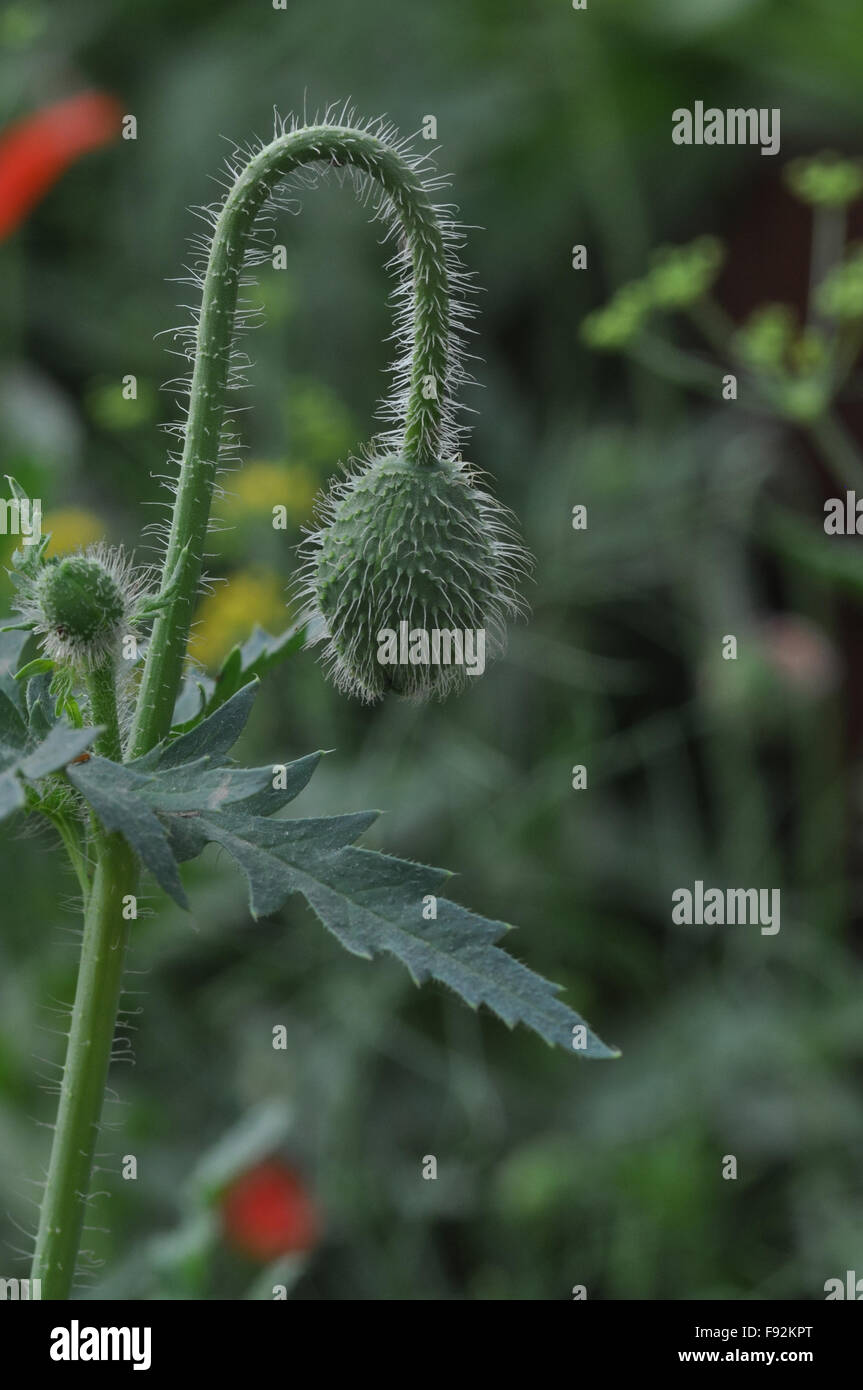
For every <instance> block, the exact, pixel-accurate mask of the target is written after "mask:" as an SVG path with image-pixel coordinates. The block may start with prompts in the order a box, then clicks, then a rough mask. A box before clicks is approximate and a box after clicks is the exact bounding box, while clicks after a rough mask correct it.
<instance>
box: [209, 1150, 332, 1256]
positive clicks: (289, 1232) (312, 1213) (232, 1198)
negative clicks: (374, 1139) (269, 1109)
mask: <svg viewBox="0 0 863 1390" xmlns="http://www.w3.org/2000/svg"><path fill="white" fill-rule="evenodd" d="M222 1223H223V1227H224V1232H225V1237H226V1239H227V1241H228V1243H229V1244H230V1245H232V1246H233V1247H234V1248H235V1249H236V1250H239V1251H240V1252H241V1253H242V1254H244V1255H249V1256H251V1258H252V1259H255V1260H274V1259H275V1258H276V1257H277V1256H278V1255H288V1254H291V1253H295V1252H299V1251H303V1250H311V1249H312V1248H313V1246H315V1245H316V1244H317V1241H318V1238H319V1236H320V1230H321V1222H320V1217H319V1215H318V1211H317V1207H316V1206H315V1203H314V1202H313V1200H312V1196H311V1193H310V1192H309V1190H308V1188H307V1187H306V1185H305V1183H304V1182H303V1180H302V1178H301V1177H300V1176H299V1174H298V1173H297V1172H296V1171H295V1170H294V1169H293V1168H290V1167H288V1165H287V1164H286V1163H282V1162H281V1161H280V1160H279V1159H269V1160H268V1161H267V1162H265V1163H258V1164H257V1165H256V1166H255V1167H254V1168H250V1169H249V1171H248V1172H247V1173H243V1174H242V1175H241V1176H240V1177H239V1178H237V1179H235V1181H234V1182H233V1183H232V1184H231V1186H230V1187H229V1188H228V1189H227V1191H226V1192H225V1194H224V1196H223V1198H222Z"/></svg>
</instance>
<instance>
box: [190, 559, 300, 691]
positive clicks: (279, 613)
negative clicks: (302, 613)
mask: <svg viewBox="0 0 863 1390" xmlns="http://www.w3.org/2000/svg"><path fill="white" fill-rule="evenodd" d="M287 617H288V612H287V606H286V602H285V581H284V579H283V578H282V576H281V575H279V574H276V573H275V571H274V570H239V571H238V572H237V573H236V574H233V575H232V576H231V578H230V579H229V580H228V582H227V583H226V584H219V585H217V587H216V588H215V589H214V590H213V592H212V593H211V594H207V595H205V597H204V598H203V599H202V600H201V603H200V605H199V608H198V613H197V621H196V625H195V628H194V629H193V632H192V637H191V640H190V642H189V650H190V652H191V654H192V656H193V657H194V658H195V659H196V660H197V661H200V663H201V665H202V666H206V667H207V668H208V669H210V670H213V669H214V668H215V667H217V666H218V665H219V663H220V662H221V661H222V660H223V659H224V658H225V657H226V656H227V655H228V652H229V651H230V650H231V648H232V647H234V646H236V644H237V643H238V642H245V640H246V638H247V637H249V636H250V635H251V632H252V628H253V627H254V626H255V624H256V623H259V624H260V626H261V627H264V628H267V630H268V631H271V632H272V631H275V632H281V631H282V629H283V628H284V627H286V626H287V623H286V619H287Z"/></svg>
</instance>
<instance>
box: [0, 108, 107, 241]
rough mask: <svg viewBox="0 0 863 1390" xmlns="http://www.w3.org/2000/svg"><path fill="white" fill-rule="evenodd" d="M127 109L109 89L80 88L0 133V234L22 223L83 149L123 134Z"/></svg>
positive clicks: (6, 234)
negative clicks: (109, 92) (106, 90)
mask: <svg viewBox="0 0 863 1390" xmlns="http://www.w3.org/2000/svg"><path fill="white" fill-rule="evenodd" d="M122 115H123V112H122V109H121V107H120V106H119V104H118V103H117V102H116V101H115V100H114V98H113V97H110V96H108V95H107V94H106V93H105V92H79V93H78V94H77V96H74V97H69V98H68V99H67V100H65V101H57V102H54V103H53V104H52V105H51V106H43V107H42V109H41V110H40V111H36V112H34V114H33V115H32V116H25V117H24V119H23V120H20V121H16V122H15V123H14V125H10V126H7V127H6V129H5V130H4V131H3V132H2V133H0V239H2V238H3V237H7V236H9V234H10V233H11V232H13V231H14V230H15V228H16V227H18V226H20V224H21V223H22V222H23V220H24V218H25V217H26V216H27V214H28V212H29V211H30V209H31V208H32V207H33V206H34V204H35V203H37V202H38V201H39V199H40V198H41V197H42V195H43V193H46V192H47V190H48V189H49V188H50V187H51V185H52V184H53V183H56V181H57V179H58V178H59V177H60V175H61V174H62V173H63V171H64V170H65V169H66V168H68V166H69V165H70V164H72V163H73V161H74V160H76V159H77V158H78V156H79V155H82V154H85V153H86V152H87V151H88V150H93V149H96V148H97V147H98V146H99V145H105V144H107V143H108V142H109V141H110V140H113V139H115V137H116V136H118V135H119V133H120V121H121V119H122Z"/></svg>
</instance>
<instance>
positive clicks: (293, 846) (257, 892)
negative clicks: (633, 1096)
mask: <svg viewBox="0 0 863 1390" xmlns="http://www.w3.org/2000/svg"><path fill="white" fill-rule="evenodd" d="M375 815H376V813H375V812H369V813H368V815H367V816H365V817H364V816H362V815H360V816H351V817H334V818H333V820H331V821H327V820H309V821H267V820H263V821H260V820H257V819H255V818H247V817H245V816H244V815H243V812H242V808H240V809H238V810H234V811H228V812H226V814H225V815H224V816H221V817H219V818H218V819H216V818H213V817H207V816H204V817H202V818H201V820H200V821H198V822H197V823H196V828H197V830H198V832H199V833H201V834H206V835H207V836H208V838H210V839H212V840H213V841H214V842H215V843H217V844H220V845H222V847H223V848H224V849H226V850H227V851H228V853H229V854H231V855H232V857H233V858H234V859H235V860H236V862H237V863H238V864H239V866H240V868H241V869H242V870H243V872H244V873H245V875H246V877H247V878H248V880H249V901H250V907H251V911H252V915H253V916H256V917H257V916H264V915H266V914H267V913H270V912H274V911H276V909H277V908H278V907H280V906H281V904H282V903H283V902H284V900H285V898H286V897H288V896H289V895H290V894H291V893H295V892H300V893H302V894H303V895H304V897H305V898H306V899H307V900H308V902H309V904H310V906H311V907H312V908H313V909H314V911H315V913H316V914H317V916H318V917H319V918H320V920H321V922H322V923H323V925H324V926H325V927H327V928H328V929H329V930H330V931H331V932H332V933H333V934H334V935H335V936H336V937H337V938H338V940H339V941H340V942H341V944H342V945H343V946H345V947H346V949H347V950H349V951H351V952H352V953H353V954H354V955H359V956H364V957H366V958H367V959H371V958H372V957H373V956H377V955H380V954H382V953H387V954H389V955H392V956H395V957H396V959H397V960H400V961H401V962H402V964H403V965H406V966H407V968H408V970H409V971H410V973H411V975H412V976H413V978H414V980H415V981H416V983H417V984H423V983H424V982H425V981H426V980H428V979H435V980H439V981H440V982H441V983H443V984H445V985H449V987H450V988H451V989H453V990H455V992H456V993H457V994H459V995H460V996H461V998H462V999H464V1000H465V1001H466V1002H467V1003H468V1004H470V1005H471V1006H472V1007H474V1008H476V1007H477V1006H478V1005H479V1004H485V1005H486V1006H487V1007H488V1008H490V1009H491V1010H492V1011H493V1012H494V1013H496V1014H497V1016H498V1017H499V1018H501V1019H502V1020H503V1022H504V1023H506V1024H507V1025H508V1027H510V1028H512V1027H514V1026H515V1024H516V1023H524V1024H525V1025H526V1026H527V1027H529V1028H532V1029H533V1031H534V1032H535V1033H538V1034H539V1035H540V1037H542V1038H544V1039H545V1040H546V1042H548V1043H551V1044H556V1045H558V1046H560V1047H565V1048H569V1049H573V1050H576V1052H577V1055H579V1056H584V1057H591V1058H602V1057H614V1056H617V1053H616V1051H615V1050H614V1049H613V1048H609V1047H607V1046H606V1044H605V1043H603V1042H602V1041H601V1039H599V1038H598V1037H597V1036H596V1035H595V1034H594V1033H593V1032H592V1031H591V1030H590V1028H589V1027H588V1025H587V1024H585V1022H584V1020H583V1019H582V1018H580V1017H579V1016H578V1014H576V1013H574V1012H573V1011H572V1010H571V1009H569V1008H568V1007H567V1005H565V1004H564V1003H563V1002H562V1001H561V1000H560V999H558V998H557V993H558V988H559V987H558V986H556V985H553V984H550V983H549V981H547V980H544V979H543V978H542V977H541V976H539V975H536V974H534V973H533V971H531V970H528V969H527V967H526V966H524V965H521V964H520V962H519V961H517V960H515V959H514V958H513V957H512V956H510V955H508V954H507V952H506V951H502V950H500V949H499V948H498V947H497V946H496V945H495V943H496V942H497V941H498V939H499V938H500V937H501V936H502V935H503V934H504V933H505V932H506V931H507V930H509V928H508V927H507V925H506V924H505V923H503V922H493V921H489V920H488V919H487V918H485V917H480V916H478V915H477V914H476V913H473V912H469V911H468V910H467V908H464V907H462V906H461V905H460V904H458V903H454V902H452V901H451V900H450V899H447V898H443V897H441V896H440V894H441V890H442V888H443V886H444V885H445V883H446V882H447V879H448V878H449V877H450V875H449V874H448V873H447V872H446V871H445V870H443V869H432V868H426V867H425V866H424V865H421V864H413V863H410V862H408V861H406V860H403V859H394V858H392V857H390V856H388V855H383V854H378V853H377V852H376V851H373V850H365V849H357V848H355V847H353V841H354V840H355V839H356V838H357V837H358V835H359V834H360V833H362V831H363V830H364V829H366V828H367V826H368V825H369V824H370V823H371V821H372V820H373V819H374V818H375ZM351 822H353V825H351ZM346 835H348V836H349V837H350V838H349V841H347V840H346V839H345V836H346ZM429 895H432V896H434V897H435V898H436V899H437V902H436V911H437V918H436V920H430V921H426V920H425V919H424V917H423V915H422V909H423V905H424V900H425V899H426V898H427V897H428V896H429ZM576 1029H585V1030H586V1032H585V1033H584V1036H583V1045H582V1037H581V1034H580V1033H576V1032H575V1031H574V1030H576ZM576 1040H577V1041H576Z"/></svg>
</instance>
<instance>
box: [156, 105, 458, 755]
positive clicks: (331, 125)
mask: <svg viewBox="0 0 863 1390" xmlns="http://www.w3.org/2000/svg"><path fill="white" fill-rule="evenodd" d="M354 119H355V117H354V113H353V111H352V110H351V109H350V108H349V107H348V106H347V105H345V106H343V107H342V108H341V109H338V108H336V107H329V108H327V110H326V111H325V112H323V114H322V115H321V116H319V117H317V118H315V120H314V121H313V122H312V123H311V124H308V125H306V124H300V123H299V122H298V120H297V119H296V118H289V119H287V120H282V119H281V118H278V117H277V119H276V131H275V138H274V139H273V141H271V142H270V143H269V144H266V145H258V146H247V147H239V146H238V147H237V148H236V149H235V150H234V153H233V155H232V157H231V158H230V159H229V161H228V166H227V172H226V178H225V190H226V191H225V196H224V198H223V199H222V200H220V201H219V202H218V203H216V204H213V205H210V206H207V207H202V208H198V209H196V212H197V214H198V216H200V217H201V218H202V219H203V221H204V222H205V223H206V225H207V228H208V232H207V234H205V235H203V236H199V237H196V238H194V239H193V241H192V252H193V259H192V262H191V264H190V265H188V266H187V267H186V270H187V272H188V274H187V277H186V281H185V282H186V283H188V284H191V285H192V286H193V287H194V288H195V289H197V290H199V291H200V293H201V303H200V306H199V307H197V308H195V309H193V310H192V322H191V324H190V325H188V326H187V327H186V328H181V329H177V330H174V334H173V336H174V339H175V341H176V342H177V344H178V348H177V351H179V353H180V354H181V355H182V356H184V357H185V358H186V359H187V360H188V361H190V362H191V363H192V374H191V377H190V378H186V379H183V380H180V381H176V382H174V383H171V384H172V386H173V389H175V390H176V391H177V393H178V395H179V396H180V397H181V398H185V400H186V409H185V412H184V418H183V419H182V420H181V421H180V422H179V423H178V424H177V425H175V426H171V427H169V429H170V431H171V432H173V433H174V434H175V435H176V437H177V438H178V439H180V440H182V452H181V454H180V455H179V456H178V455H177V454H176V453H173V454H172V455H171V462H172V463H173V465H174V466H175V467H177V468H178V469H179V474H178V477H177V478H176V479H174V478H170V479H167V480H166V482H167V485H168V487H169V488H170V490H171V491H172V492H173V493H174V501H173V503H172V504H171V522H170V528H169V529H168V530H167V531H166V530H165V528H162V527H157V528H156V530H157V532H158V533H159V534H160V535H161V536H162V538H163V539H164V542H165V546H166V571H168V570H172V569H173V568H174V567H175V566H176V564H177V562H178V559H179V550H180V545H181V544H182V543H183V542H185V543H188V544H189V552H188V556H187V560H186V563H185V565H184V579H183V583H182V584H181V586H180V592H179V593H178V594H177V595H176V597H175V598H174V599H173V600H172V602H171V603H170V604H169V605H168V606H167V608H166V611H165V612H164V613H163V614H162V615H161V616H160V617H159V618H158V619H157V621H156V625H155V628H154V632H153V640H152V643H151V646H150V650H149V653H148V658H147V663H146V665H145V669H144V676H143V680H142V685H141V692H140V698H139V703H138V711H137V718H136V723H135V726H134V728H133V732H132V739H131V747H130V753H131V755H132V756H137V755H140V754H142V753H144V752H146V751H147V750H148V749H149V748H150V747H152V745H153V743H155V742H156V741H157V740H158V739H159V738H160V737H163V736H164V735H165V733H166V732H167V729H168V725H169V723H170V717H171V709H172V707H173V700H174V697H175V695H176V690H177V686H178V684H179V678H180V672H181V669H182V664H183V660H184V658H185V651H186V644H187V640H188V633H189V628H190V625H191V621H192V609H193V604H194V601H195V598H196V596H197V593H198V590H199V586H200V584H201V580H202V566H203V560H204V545H205V538H206V534H207V531H208V529H209V526H210V504H211V500H212V496H213V492H214V488H215V487H216V478H217V475H218V473H219V472H220V470H223V469H227V468H230V467H232V466H236V465H237V462H238V453H239V450H240V448H241V445H240V442H239V438H238V435H237V432H236V430H235V428H234V424H233V419H232V416H233V410H232V409H230V408H227V407H226V405H225V396H226V393H227V392H228V391H231V390H235V389H237V388H240V387H243V386H245V385H246V384H247V382H246V375H245V374H246V371H247V369H248V367H249V365H250V364H249V359H248V357H247V355H246V354H245V353H244V352H243V351H242V348H241V343H242V339H243V337H244V335H245V333H246V332H247V331H248V330H249V328H250V327H251V326H252V321H253V318H254V316H255V314H256V312H257V306H256V305H255V304H253V303H252V301H251V300H250V299H249V298H248V297H243V295H242V291H243V290H244V289H247V288H248V287H249V286H250V284H252V283H254V281H253V279H252V278H250V272H252V271H254V269H255V268H256V267H259V266H261V265H262V264H264V263H265V262H266V261H267V260H268V259H269V257H270V255H271V247H272V242H273V239H274V235H275V229H274V223H273V221H272V218H273V217H274V215H275V214H276V213H277V212H280V211H289V212H292V211H296V210H297V198H298V195H300V194H301V193H302V192H303V191H304V190H306V189H308V188H310V187H313V186H315V185H316V184H317V182H318V181H319V179H320V178H321V176H322V175H324V174H328V173H333V172H334V173H335V174H336V175H337V176H338V177H339V178H340V179H345V178H349V179H350V180H351V181H352V182H353V184H354V186H355V188H356V191H357V194H358V196H359V198H360V199H361V201H362V202H364V203H370V204H371V205H372V208H373V218H374V219H377V220H380V221H381V222H382V223H383V225H384V229H385V230H384V236H383V241H384V242H385V243H390V244H394V247H395V249H394V254H393V256H392V258H391V260H390V262H389V266H390V269H391V270H392V271H393V273H394V275H395V277H396V286H395V290H394V292H393V295H392V297H391V299H392V304H393V308H394V312H395V327H394V332H393V338H394V340H395V343H396V353H395V357H394V360H393V362H392V364H391V369H390V370H391V378H392V382H391V390H390V392H389V394H388V395H387V397H386V398H385V400H384V401H383V403H382V404H381V406H380V407H379V411H378V414H379V418H380V419H381V421H382V423H383V424H384V429H383V430H382V431H381V432H380V434H379V436H378V438H377V439H376V440H375V441H374V442H373V445H372V446H371V448H370V452H369V456H370V457H372V456H374V455H375V454H378V453H380V452H381V451H384V452H388V451H398V452H399V453H401V454H402V455H403V456H405V457H406V458H407V459H408V460H409V461H411V462H414V463H416V464H417V466H419V467H422V466H434V465H435V464H436V463H437V462H438V460H440V459H444V460H450V459H453V458H455V457H456V456H457V454H458V452H459V447H460V443H461V440H462V438H463V436H464V433H465V427H464V426H463V425H462V424H461V423H460V421H459V418H458V412H459V406H458V403H457V393H458V388H459V387H460V386H462V385H463V384H464V383H465V382H466V381H467V380H468V376H467V372H466V370H465V348H464V339H465V335H466V333H467V332H468V331H469V330H468V327H467V320H468V319H469V317H470V315H471V313H472V306H471V303H470V295H471V282H470V276H469V275H468V274H467V273H466V271H465V270H464V268H463V266H462V264H461V260H460V257H459V254H458V253H459V248H460V247H461V245H462V239H463V233H462V230H461V228H460V227H459V224H458V222H457V220H456V217H455V211H454V209H453V208H452V206H450V205H448V204H445V203H438V202H436V201H435V199H436V195H437V194H438V192H439V191H440V190H441V189H442V188H443V187H445V186H446V180H445V179H443V178H442V177H440V176H439V175H438V174H436V173H435V172H434V170H433V166H432V162H431V155H432V153H433V152H423V153H419V152H418V151H417V150H416V148H415V145H414V142H413V141H412V140H410V139H404V138H402V137H400V136H399V135H398V133H397V132H396V130H395V128H394V127H393V126H392V125H391V124H390V123H389V122H388V121H386V120H385V119H383V118H382V119H379V120H375V121H371V122H369V123H367V124H365V125H363V126H354V125H353V124H352V122H353V121H354Z"/></svg>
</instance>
